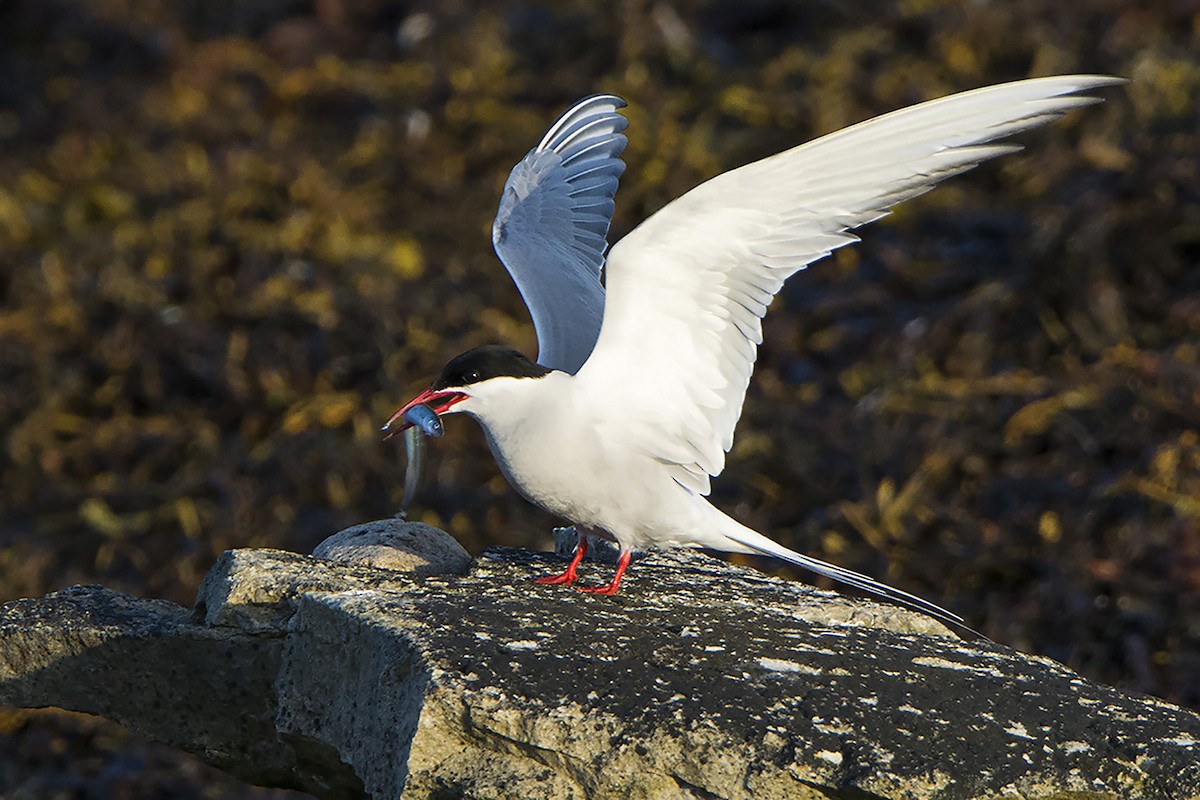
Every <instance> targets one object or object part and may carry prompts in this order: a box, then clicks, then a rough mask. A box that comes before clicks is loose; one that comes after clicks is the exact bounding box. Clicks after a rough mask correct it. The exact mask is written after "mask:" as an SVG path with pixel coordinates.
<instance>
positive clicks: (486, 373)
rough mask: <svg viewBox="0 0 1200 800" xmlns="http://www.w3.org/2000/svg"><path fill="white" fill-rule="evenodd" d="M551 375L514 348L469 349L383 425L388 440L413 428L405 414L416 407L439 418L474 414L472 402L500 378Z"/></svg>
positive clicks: (451, 362) (495, 346) (490, 346)
mask: <svg viewBox="0 0 1200 800" xmlns="http://www.w3.org/2000/svg"><path fill="white" fill-rule="evenodd" d="M548 372H550V370H548V369H546V368H545V367H543V366H541V365H539V364H536V363H534V362H533V361H530V360H529V359H528V358H526V357H525V356H524V355H522V354H521V353H520V352H519V351H517V350H514V349H513V348H511V347H504V346H502V345H486V346H484V347H476V348H475V349H474V350H468V351H467V352H465V353H463V354H461V355H457V356H455V357H454V358H452V359H450V361H449V362H447V363H446V366H444V367H442V372H441V374H440V375H438V377H437V379H436V380H435V381H434V382H433V385H432V386H430V387H429V388H428V389H426V390H425V391H423V392H421V393H420V394H419V395H417V396H416V397H414V398H413V399H412V400H410V401H409V402H408V403H406V404H405V405H404V406H402V407H401V408H400V409H399V410H398V411H396V413H395V414H392V416H391V418H390V419H388V421H387V424H386V425H384V426H383V431H384V438H385V439H387V438H390V437H392V436H395V435H396V434H398V433H400V432H402V431H404V430H406V429H408V428H411V427H412V423H411V422H409V421H408V420H406V419H405V418H404V415H405V413H406V412H407V411H408V410H409V409H411V408H412V407H414V406H418V405H422V404H424V405H427V406H429V408H430V409H431V410H432V411H433V412H434V413H435V414H437V415H438V416H439V417H440V416H442V415H443V414H457V413H459V412H462V411H466V412H468V413H470V412H471V411H472V403H471V402H470V401H472V400H474V399H477V398H479V397H480V396H481V395H486V394H487V393H488V391H489V389H490V388H491V387H493V386H494V385H495V384H496V383H497V381H498V380H499V379H503V378H540V377H542V376H544V375H546V374H547V373H548Z"/></svg>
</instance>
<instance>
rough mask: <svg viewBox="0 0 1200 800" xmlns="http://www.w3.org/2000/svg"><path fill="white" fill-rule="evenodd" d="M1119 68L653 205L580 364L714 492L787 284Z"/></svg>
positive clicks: (846, 143) (1022, 88) (863, 126)
mask: <svg viewBox="0 0 1200 800" xmlns="http://www.w3.org/2000/svg"><path fill="white" fill-rule="evenodd" d="M1119 82H1121V81H1120V80H1119V79H1116V78H1107V77H1098V76H1064V77H1053V78H1038V79H1033V80H1025V81H1019V82H1015V83H1007V84H1002V85H999V86H992V87H988V88H984V89H978V90H976V91H971V92H965V93H962V94H956V95H952V96H950V97H946V98H943V99H940V100H934V101H931V102H927V103H922V104H920V105H916V106H912V107H910V108H906V109H902V110H900V111H896V112H893V113H891V114H887V115H884V116H881V117H877V118H875V119H872V120H868V121H866V122H863V123H860V124H858V125H855V126H853V127H850V128H846V129H845V130H842V131H839V132H837V133H833V134H830V135H828V136H824V137H822V138H820V139H816V140H815V141H812V142H809V143H808V144H805V145H801V146H799V147H796V148H794V149H792V150H788V151H786V152H783V153H780V154H778V155H775V156H772V157H770V158H766V159H764V160H762V161H757V162H755V163H752V164H749V165H747V166H744V167H741V168H739V169H735V170H732V171H730V172H727V173H725V174H723V175H719V176H717V177H715V178H713V179H712V180H709V181H707V182H706V183H703V184H701V185H700V186H698V187H696V188H695V189H692V190H691V191H690V192H688V193H687V194H685V195H683V196H682V197H680V198H678V199H677V200H675V201H673V202H671V203H669V204H668V205H667V206H665V207H664V208H662V209H661V210H660V211H658V212H657V213H655V214H654V215H653V216H651V217H650V218H649V219H647V220H646V221H645V222H643V223H642V224H641V225H640V226H638V227H637V228H636V229H634V230H633V231H632V232H631V233H629V235H627V236H626V237H625V238H623V239H622V240H621V241H620V242H618V243H617V244H616V245H614V247H613V248H612V251H611V252H610V253H609V257H608V265H607V271H608V274H607V276H606V285H607V291H608V298H607V308H606V311H605V315H604V324H603V327H602V330H601V332H600V337H599V340H598V341H597V343H596V347H595V350H594V352H593V353H592V357H591V358H590V359H589V360H588V362H587V364H586V365H585V366H584V367H583V369H582V370H580V372H579V379H580V380H583V381H590V382H591V383H589V384H588V385H589V386H591V385H593V384H594V387H595V390H596V391H598V392H603V396H604V397H605V398H606V399H611V402H612V403H613V404H615V407H614V408H613V409H612V411H614V412H615V414H613V415H612V416H611V417H610V418H611V419H613V420H614V424H620V425H621V426H623V427H624V428H625V431H624V434H623V435H624V436H625V437H628V439H636V440H637V441H640V442H641V443H643V446H644V447H645V448H646V450H647V453H648V454H649V455H650V456H652V457H653V458H655V459H657V460H658V461H660V462H661V463H663V464H664V465H666V466H668V467H670V468H671V471H672V472H671V474H672V475H673V477H674V478H675V479H676V480H677V481H678V482H679V483H680V484H682V485H684V486H685V487H687V488H689V489H691V490H693V491H696V492H699V493H701V494H707V493H708V489H709V476H710V475H717V474H718V473H720V472H721V470H722V469H723V468H724V465H725V453H726V452H728V451H729V448H730V447H731V446H732V444H733V429H734V425H735V424H736V423H737V420H738V417H739V416H741V412H742V401H743V399H744V397H745V393H746V386H747V384H748V383H749V381H750V374H751V372H752V371H753V367H754V359H755V356H756V353H757V345H758V344H759V343H760V342H761V341H762V325H761V319H762V316H763V315H764V314H765V313H766V310H767V306H768V305H769V304H770V302H771V299H772V298H773V297H774V296H775V294H776V292H778V291H779V289H780V287H781V286H782V285H783V282H784V281H785V280H786V279H787V278H788V277H789V276H791V275H792V274H793V273H795V272H797V271H799V270H801V269H804V268H805V267H806V266H808V265H809V264H810V263H812V262H813V261H816V260H817V259H819V258H821V257H823V256H826V255H828V254H829V253H830V252H831V251H833V250H835V249H837V248H839V247H842V246H844V245H847V244H850V243H852V242H855V241H858V238H857V237H856V236H854V235H853V234H852V233H850V231H851V230H852V229H854V228H857V227H858V226H860V225H863V224H865V223H868V222H871V221H872V220H876V219H878V218H880V217H882V216H884V215H885V214H887V213H888V209H889V208H890V207H891V206H893V205H895V204H896V203H899V202H900V201H902V200H907V199H908V198H910V197H916V196H917V195H920V194H922V193H924V192H926V191H928V190H929V189H930V188H932V187H933V186H934V185H935V184H936V183H938V182H939V181H941V180H943V179H945V178H948V177H950V176H951V175H957V174H958V173H960V172H965V171H966V170H969V169H971V168H972V167H974V166H975V165H977V164H979V163H980V162H982V161H985V160H987V159H989V158H993V157H995V156H999V155H1003V154H1004V153H1010V152H1012V151H1014V150H1018V149H1020V148H1019V147H1018V146H1016V145H1012V144H996V143H995V142H996V141H997V140H998V139H1002V138H1004V137H1006V136H1008V135H1010V134H1013V133H1016V132H1018V131H1022V130H1025V129H1027V128H1032V127H1035V126H1038V125H1042V124H1045V123H1047V122H1049V121H1051V120H1053V119H1056V118H1058V117H1060V116H1062V115H1063V114H1064V113H1066V112H1067V111H1069V110H1070V109H1073V108H1078V107H1080V106H1085V105H1089V104H1091V103H1094V102H1098V100H1097V99H1096V98H1092V97H1086V96H1083V97H1080V96H1071V95H1074V94H1075V93H1077V92H1083V91H1087V90H1091V89H1096V88H1099V87H1102V86H1107V85H1109V84H1114V83H1119Z"/></svg>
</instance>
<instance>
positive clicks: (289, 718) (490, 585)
mask: <svg viewBox="0 0 1200 800" xmlns="http://www.w3.org/2000/svg"><path fill="white" fill-rule="evenodd" d="M561 568H562V562H561V560H556V559H552V558H550V557H547V556H545V555H541V554H535V553H529V552H525V551H517V550H510V549H494V550H490V551H487V553H485V557H482V558H481V559H480V560H479V561H478V562H477V563H476V564H475V566H474V568H473V569H472V571H471V572H470V573H469V574H468V575H467V576H465V577H455V576H432V577H426V578H416V577H413V576H409V575H404V574H402V573H397V572H393V571H385V570H377V569H372V568H368V567H351V566H343V565H338V564H334V563H331V562H329V561H322V560H319V559H315V558H311V557H305V556H298V555H293V554H288V553H281V552H277V551H265V550H259V551H234V552H231V553H226V554H225V555H224V556H222V558H221V560H220V561H219V562H218V564H217V565H216V566H215V567H214V569H213V572H212V573H211V574H210V576H209V578H208V579H207V580H206V581H205V584H204V587H203V588H202V591H201V596H200V599H199V602H198V604H197V610H196V612H195V613H194V614H189V613H188V612H187V611H184V610H183V609H180V608H177V607H175V606H172V605H170V604H167V603H162V602H158V601H139V600H134V599H132V598H129V597H125V596H123V595H118V594H116V593H113V592H110V591H108V590H105V589H102V588H99V587H85V588H77V589H72V590H68V591H66V592H59V593H57V594H54V595H49V596H47V597H45V598H42V599H41V600H36V601H30V600H26V601H18V602H16V603H10V604H8V605H6V606H4V607H3V608H2V609H0V702H4V703H8V704H12V705H22V706H40V705H57V706H62V707H66V708H72V709H77V710H82V711H88V712H91V713H99V714H104V715H105V716H109V717H112V718H114V719H117V720H118V721H120V722H122V723H123V724H125V725H127V726H129V727H131V728H133V729H134V730H137V731H140V732H141V733H143V734H145V735H147V736H150V737H152V738H156V739H160V740H162V741H166V742H169V743H171V744H174V745H176V746H178V747H182V748H184V749H187V750H190V751H192V752H195V753H198V754H199V755H200V756H201V757H203V758H205V759H207V760H208V761H210V762H212V763H214V764H216V765H217V766H220V767H222V768H224V769H227V770H229V771H231V772H233V773H235V774H238V775H241V776H242V777H244V778H246V779H248V780H251V781H254V782H257V783H264V784H269V785H277V786H292V787H295V788H301V789H305V790H306V791H309V792H312V793H313V794H317V795H319V796H321V797H329V798H349V797H361V796H364V795H369V796H372V797H375V798H393V797H399V796H400V795H401V794H402V793H403V796H404V797H405V798H433V797H438V798H441V797H469V798H570V797H574V798H622V800H637V799H638V798H688V797H695V798H749V797H755V798H830V797H836V798H868V797H887V798H911V799H913V800H915V799H916V798H938V800H967V798H983V797H989V798H991V797H998V796H1012V797H1022V798H1052V797H1053V798H1058V797H1064V796H1067V795H1070V796H1072V797H1087V798H1153V799H1154V800H1157V799H1159V798H1162V799H1163V800H1175V799H1179V800H1182V799H1183V798H1194V797H1196V796H1197V795H1200V760H1198V759H1197V755H1196V754H1197V752H1198V748H1200V716H1198V715H1196V714H1194V713H1192V712H1190V711H1186V710H1184V709H1181V708H1178V707H1175V706H1172V705H1170V704H1167V703H1164V702H1161V701H1158V700H1154V699H1150V698H1139V697H1132V696H1129V695H1126V694H1122V693H1121V692H1118V691H1116V690H1114V689H1111V688H1108V687H1104V686H1099V685H1097V684H1094V683H1091V682H1089V681H1086V680H1084V679H1083V678H1081V677H1079V676H1078V675H1077V674H1075V673H1073V672H1071V671H1070V670H1068V669H1065V668H1064V667H1062V666H1061V665H1059V664H1056V663H1055V662H1053V661H1050V660H1048V659H1043V658H1036V657H1030V656H1025V655H1022V654H1020V653H1016V652H1014V651H1012V650H1009V649H1007V648H1004V647H1001V646H999V645H996V644H993V643H990V642H965V641H962V640H959V639H957V638H955V637H953V636H952V635H950V634H949V632H948V631H946V630H945V629H944V628H942V627H941V626H940V625H938V624H937V623H936V622H933V621H932V620H929V619H927V618H925V617H922V616H920V615H918V614H914V613H912V612H909V611H906V610H904V609H900V608H895V607H891V606H887V605H882V604H878V603H874V602H870V601H866V600H856V599H849V598H846V597H842V596H839V595H835V594H832V593H829V592H823V591H819V590H816V589H813V588H811V587H808V586H806V585H804V584H800V583H791V582H786V581H780V580H776V579H773V578H769V577H766V576H763V575H760V574H758V573H755V572H753V571H750V570H746V569H742V568H739V567H735V566H732V565H729V564H726V563H724V562H721V561H718V560H715V559H712V558H709V557H707V556H704V555H702V554H699V553H692V552H682V553H674V554H654V555H649V556H646V557H643V558H640V559H639V560H637V561H636V562H635V563H634V565H633V567H632V568H631V571H630V574H629V576H628V578H627V584H626V586H625V587H624V588H623V589H622V592H621V593H620V594H618V595H617V596H615V597H612V598H605V597H594V596H588V595H580V594H577V593H575V592H571V591H568V590H566V589H564V587H560V586H539V585H536V584H531V583H529V581H528V579H529V578H530V577H531V576H533V575H538V574H546V573H550V572H559V571H561ZM610 571H611V567H608V566H602V565H592V564H585V566H584V569H583V573H584V575H585V578H587V579H588V580H589V582H603V581H606V580H607V578H608V577H609V573H610ZM1072 793H1073V794H1072Z"/></svg>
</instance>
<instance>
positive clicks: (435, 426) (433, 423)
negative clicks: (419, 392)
mask: <svg viewBox="0 0 1200 800" xmlns="http://www.w3.org/2000/svg"><path fill="white" fill-rule="evenodd" d="M404 421H405V422H410V423H412V424H413V425H416V426H417V427H418V428H420V429H421V430H422V431H424V432H425V435H426V436H441V435H442V434H443V433H445V430H444V429H443V428H442V420H441V418H440V417H439V416H438V415H437V412H436V411H434V410H433V409H432V408H430V407H429V406H427V405H424V404H421V405H416V406H413V407H412V408H410V409H409V410H408V411H405V412H404Z"/></svg>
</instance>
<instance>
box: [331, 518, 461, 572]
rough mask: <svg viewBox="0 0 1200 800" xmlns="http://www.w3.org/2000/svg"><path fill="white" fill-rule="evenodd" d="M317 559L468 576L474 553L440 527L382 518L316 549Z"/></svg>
mask: <svg viewBox="0 0 1200 800" xmlns="http://www.w3.org/2000/svg"><path fill="white" fill-rule="evenodd" d="M313 555H314V556H316V557H317V558H324V559H328V560H329V561H337V562H339V563H341V564H352V565H355V566H363V567H378V568H380V569H392V570H396V571H398V572H411V573H413V574H414V575H419V576H422V577H424V576H427V575H446V574H455V575H465V574H467V570H469V569H470V568H471V562H472V558H471V554H470V553H468V552H467V551H466V550H464V549H463V546H462V545H461V544H459V543H458V542H457V541H455V539H454V537H453V536H451V535H450V534H448V533H446V532H445V531H444V530H441V529H440V528H435V527H433V526H432V525H426V524H425V523H423V522H406V521H404V520H402V519H381V520H376V521H374V522H366V523H363V524H362V525H355V526H354V527H353V528H346V529H345V530H344V531H339V532H338V533H335V534H334V535H333V536H330V537H329V538H328V539H326V540H325V541H323V542H321V543H320V544H319V545H317V547H316V549H315V550H313Z"/></svg>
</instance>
